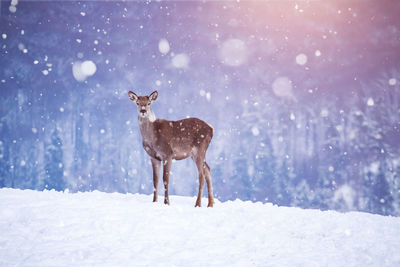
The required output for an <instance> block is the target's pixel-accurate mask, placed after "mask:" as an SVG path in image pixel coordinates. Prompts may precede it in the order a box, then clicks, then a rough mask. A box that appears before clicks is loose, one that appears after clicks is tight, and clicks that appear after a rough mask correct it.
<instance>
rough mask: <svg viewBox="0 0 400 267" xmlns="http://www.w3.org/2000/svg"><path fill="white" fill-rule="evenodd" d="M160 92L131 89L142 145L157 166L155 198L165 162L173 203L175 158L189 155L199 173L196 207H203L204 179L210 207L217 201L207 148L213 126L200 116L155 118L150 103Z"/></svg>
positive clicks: (166, 197)
mask: <svg viewBox="0 0 400 267" xmlns="http://www.w3.org/2000/svg"><path fill="white" fill-rule="evenodd" d="M157 95H158V93H157V91H155V92H153V93H152V94H151V95H150V96H137V95H136V94H134V93H133V92H131V91H130V92H129V97H130V99H131V100H132V101H134V102H136V104H137V105H138V111H139V116H138V120H139V127H140V133H141V135H142V144H143V148H144V149H145V151H146V153H147V154H148V155H149V156H150V158H151V163H152V167H153V183H154V197H153V201H154V202H156V201H157V197H158V181H159V173H160V170H161V163H163V182H164V189H165V198H164V203H165V204H169V197H168V184H169V173H170V169H171V163H172V160H182V159H186V158H188V157H190V158H192V159H193V161H194V162H195V163H196V166H197V170H198V173H199V192H198V196H197V200H196V205H195V206H196V207H200V206H201V196H202V191H203V185H204V180H206V181H207V189H208V206H209V207H212V206H213V203H214V199H213V195H212V184H211V170H210V167H209V166H208V164H207V163H206V161H205V157H206V151H207V148H208V145H209V144H210V142H211V139H212V136H213V128H212V127H211V126H210V125H209V124H207V123H205V122H204V121H202V120H200V119H197V118H188V119H184V120H179V121H168V120H164V119H155V115H154V113H153V111H152V110H151V107H150V104H151V103H152V102H153V101H155V100H156V99H157Z"/></svg>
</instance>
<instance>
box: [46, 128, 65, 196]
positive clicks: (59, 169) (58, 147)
mask: <svg viewBox="0 0 400 267" xmlns="http://www.w3.org/2000/svg"><path fill="white" fill-rule="evenodd" d="M65 186H66V184H65V181H64V165H63V150H62V141H61V138H60V137H59V133H58V131H57V129H56V130H54V132H53V134H52V135H51V143H50V144H48V146H47V148H46V152H45V179H44V189H48V190H51V189H55V190H57V191H62V190H64V189H65Z"/></svg>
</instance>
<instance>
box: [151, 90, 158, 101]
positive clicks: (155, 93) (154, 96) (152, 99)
mask: <svg viewBox="0 0 400 267" xmlns="http://www.w3.org/2000/svg"><path fill="white" fill-rule="evenodd" d="M157 96H158V92H157V91H154V92H153V93H151V94H150V96H149V98H150V101H152V102H153V101H156V99H157Z"/></svg>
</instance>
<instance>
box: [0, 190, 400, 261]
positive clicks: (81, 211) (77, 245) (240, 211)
mask: <svg viewBox="0 0 400 267" xmlns="http://www.w3.org/2000/svg"><path fill="white" fill-rule="evenodd" d="M151 199H152V197H151V196H148V195H138V194H135V195H132V194H118V193H113V194H109V193H101V192H96V191H95V192H90V193H89V192H88V193H76V194H70V193H60V192H55V191H45V192H38V191H30V190H25V191H21V190H16V189H0V232H1V235H0V266H154V265H161V266H250V265H255V266H400V254H399V253H398V252H399V251H400V239H399V236H400V218H397V217H383V216H379V215H372V214H366V213H359V212H351V213H347V214H341V213H338V212H334V211H326V212H322V211H318V210H302V209H298V208H286V207H277V206H273V205H271V204H260V203H251V202H243V201H240V200H236V201H232V202H225V203H220V202H218V201H217V203H216V204H215V207H214V208H194V207H193V206H194V203H195V198H194V197H178V196H172V197H170V201H171V206H165V205H164V204H162V203H152V202H151ZM161 199H162V198H161ZM206 203H207V201H206V199H204V200H203V205H205V204H206Z"/></svg>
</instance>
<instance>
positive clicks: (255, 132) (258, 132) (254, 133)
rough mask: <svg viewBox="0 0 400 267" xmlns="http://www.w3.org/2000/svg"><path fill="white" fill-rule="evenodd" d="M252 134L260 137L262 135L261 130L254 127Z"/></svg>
mask: <svg viewBox="0 0 400 267" xmlns="http://www.w3.org/2000/svg"><path fill="white" fill-rule="evenodd" d="M251 132H252V134H253V135H254V136H258V135H259V134H260V130H259V129H258V127H257V126H253V127H252V128H251Z"/></svg>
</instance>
